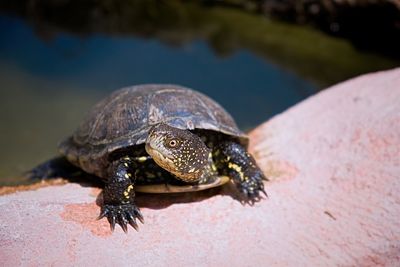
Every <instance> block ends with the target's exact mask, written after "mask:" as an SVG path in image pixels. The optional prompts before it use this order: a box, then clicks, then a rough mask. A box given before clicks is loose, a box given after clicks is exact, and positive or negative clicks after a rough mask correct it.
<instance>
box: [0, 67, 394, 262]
mask: <svg viewBox="0 0 400 267" xmlns="http://www.w3.org/2000/svg"><path fill="white" fill-rule="evenodd" d="M251 150H252V151H253V153H254V154H255V155H256V157H257V159H258V161H259V163H260V165H261V167H262V168H263V170H264V171H265V172H266V174H267V175H268V176H269V177H271V179H272V182H269V183H267V184H266V188H267V191H268V193H269V199H264V200H262V201H261V202H260V203H257V204H256V205H254V206H253V207H250V206H243V205H241V204H240V202H239V201H237V200H235V199H234V198H235V197H236V195H235V194H234V193H232V192H234V188H233V187H230V186H226V187H224V188H222V189H215V190H211V191H208V192H199V193H197V194H183V195H161V196H156V195H144V194H142V195H138V204H139V206H140V207H141V209H142V213H143V215H144V216H145V220H146V223H145V225H140V231H139V232H135V231H133V230H132V229H130V231H129V233H128V234H124V233H123V231H122V230H121V229H120V228H117V229H116V231H115V233H114V234H111V233H110V230H109V227H108V223H107V222H106V221H105V220H101V221H96V216H97V215H98V212H99V207H98V206H97V205H96V204H95V203H96V196H97V194H98V193H99V192H100V190H99V189H96V188H91V187H85V186H81V185H78V184H67V185H59V186H48V187H44V188H40V189H38V190H36V191H24V192H17V193H13V194H8V195H4V196H2V197H0V210H1V213H0V245H1V249H0V262H1V265H2V266H18V265H24V266H42V265H55V266H70V265H75V266H77V265H78V266H97V265H109V266H112V265H115V266H118V265H126V266H133V265H137V266H141V265H152V266H166V265H172V266H182V265H186V264H187V265H189V264H191V265H194V266H218V265H220V266H399V265H400V220H399V218H400V69H395V70H391V71H387V72H380V73H376V74H370V75H365V76H362V77H359V78H356V79H353V80H350V81H348V82H345V83H342V84H339V85H337V86H334V87H332V88H330V89H327V90H325V91H323V92H322V93H320V94H318V95H316V96H314V97H311V98H309V99H308V100H306V101H304V102H302V103H300V104H299V105H297V106H295V107H293V108H291V109H289V110H288V111H286V112H284V113H283V114H281V115H279V116H276V117H275V118H273V119H271V120H270V121H268V122H266V123H265V124H263V125H261V126H260V127H258V128H257V129H255V130H254V131H253V132H252V133H251Z"/></svg>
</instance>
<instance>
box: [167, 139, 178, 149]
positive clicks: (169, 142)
mask: <svg viewBox="0 0 400 267" xmlns="http://www.w3.org/2000/svg"><path fill="white" fill-rule="evenodd" d="M178 144H179V141H178V140H177V139H169V140H167V142H166V145H167V147H170V148H175V147H177V146H178Z"/></svg>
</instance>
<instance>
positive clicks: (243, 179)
mask: <svg viewBox="0 0 400 267" xmlns="http://www.w3.org/2000/svg"><path fill="white" fill-rule="evenodd" d="M213 157H214V162H215V164H216V166H217V168H218V171H219V172H221V173H222V174H224V175H227V176H229V177H231V178H232V179H233V181H234V183H235V184H236V186H237V188H238V190H239V191H240V192H241V193H243V194H244V195H245V196H246V197H247V198H248V199H249V200H250V201H251V202H254V201H257V200H259V198H260V192H262V193H263V194H264V195H265V196H267V193H266V192H265V190H264V184H263V180H268V179H267V178H266V177H265V175H264V174H263V172H262V171H261V170H260V168H259V167H258V166H257V164H256V162H255V160H254V158H253V157H252V156H251V155H250V154H249V153H248V152H247V151H246V149H245V148H244V147H243V146H242V145H240V144H238V143H236V142H233V141H225V142H221V143H220V144H219V145H217V146H216V148H215V149H214V151H213Z"/></svg>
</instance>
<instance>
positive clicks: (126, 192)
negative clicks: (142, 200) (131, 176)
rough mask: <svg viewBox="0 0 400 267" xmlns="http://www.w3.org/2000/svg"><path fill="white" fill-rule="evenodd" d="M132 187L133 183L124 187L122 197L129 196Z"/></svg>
mask: <svg viewBox="0 0 400 267" xmlns="http://www.w3.org/2000/svg"><path fill="white" fill-rule="evenodd" d="M132 189H133V185H129V186H128V187H127V188H126V190H125V191H124V197H125V198H129V197H130V196H129V193H130V192H131V191H132Z"/></svg>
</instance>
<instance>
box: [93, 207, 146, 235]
mask: <svg viewBox="0 0 400 267" xmlns="http://www.w3.org/2000/svg"><path fill="white" fill-rule="evenodd" d="M103 217H107V220H108V222H109V223H110V229H111V231H114V229H115V224H119V225H120V226H121V228H122V230H124V232H125V233H127V232H128V224H129V225H131V226H132V227H133V228H134V229H135V230H136V231H138V225H137V223H136V220H135V219H136V218H138V219H139V221H140V222H141V223H144V220H143V216H142V214H141V213H140V211H139V208H138V207H136V205H134V204H121V205H109V204H106V205H104V206H103V207H102V209H101V212H100V215H99V217H98V219H101V218H103Z"/></svg>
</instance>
